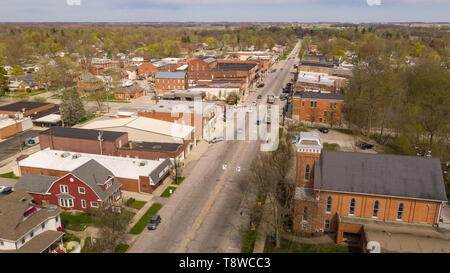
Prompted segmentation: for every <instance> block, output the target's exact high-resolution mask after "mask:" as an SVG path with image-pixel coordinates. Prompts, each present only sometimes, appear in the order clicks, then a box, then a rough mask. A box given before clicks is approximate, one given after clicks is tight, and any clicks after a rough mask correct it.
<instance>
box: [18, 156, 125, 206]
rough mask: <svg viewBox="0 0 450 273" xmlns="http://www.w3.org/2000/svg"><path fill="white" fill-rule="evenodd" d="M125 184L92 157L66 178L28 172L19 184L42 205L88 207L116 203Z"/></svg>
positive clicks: (64, 176)
mask: <svg viewBox="0 0 450 273" xmlns="http://www.w3.org/2000/svg"><path fill="white" fill-rule="evenodd" d="M121 186H122V185H121V184H120V182H119V181H118V180H117V178H116V177H114V175H113V173H112V172H111V171H109V170H108V169H106V168H105V167H103V166H102V165H100V164H99V163H98V162H97V161H95V160H90V161H88V162H86V163H85V164H83V165H81V166H80V167H78V168H76V169H75V170H73V171H72V172H69V173H67V174H65V175H63V176H62V177H53V176H43V175H24V176H22V177H21V178H20V179H19V181H18V182H17V184H16V186H15V187H16V188H20V189H23V190H25V191H27V192H28V193H29V194H30V195H31V196H32V197H33V201H34V202H35V203H36V204H38V205H57V206H59V207H61V208H63V209H65V210H86V209H91V208H100V207H107V206H110V205H113V204H114V202H116V201H118V200H120V198H121V192H120V188H121Z"/></svg>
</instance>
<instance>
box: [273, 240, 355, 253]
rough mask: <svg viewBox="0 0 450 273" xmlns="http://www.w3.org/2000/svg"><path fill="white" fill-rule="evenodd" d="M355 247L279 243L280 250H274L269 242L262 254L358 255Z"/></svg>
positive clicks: (289, 242)
mask: <svg viewBox="0 0 450 273" xmlns="http://www.w3.org/2000/svg"><path fill="white" fill-rule="evenodd" d="M360 252H361V250H359V248H357V247H348V246H339V245H335V244H321V245H310V244H300V243H295V242H291V241H285V240H283V241H281V248H280V249H276V248H275V247H273V245H272V244H271V243H270V242H267V243H266V246H265V247H264V253H360Z"/></svg>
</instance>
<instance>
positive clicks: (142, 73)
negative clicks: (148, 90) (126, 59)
mask: <svg viewBox="0 0 450 273" xmlns="http://www.w3.org/2000/svg"><path fill="white" fill-rule="evenodd" d="M157 72H158V67H157V66H155V65H154V64H152V63H150V62H146V63H143V64H141V65H139V66H138V67H137V74H138V76H139V77H140V78H141V77H142V78H148V77H155V76H156V73H157Z"/></svg>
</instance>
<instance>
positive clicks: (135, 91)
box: [113, 84, 144, 100]
mask: <svg viewBox="0 0 450 273" xmlns="http://www.w3.org/2000/svg"><path fill="white" fill-rule="evenodd" d="M113 92H114V98H115V99H116V100H130V99H138V98H140V97H142V96H144V89H143V88H142V87H140V86H139V85H138V84H134V85H131V86H121V87H118V88H116V89H114V90H113Z"/></svg>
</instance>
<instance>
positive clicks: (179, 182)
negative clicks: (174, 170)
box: [172, 176, 184, 185]
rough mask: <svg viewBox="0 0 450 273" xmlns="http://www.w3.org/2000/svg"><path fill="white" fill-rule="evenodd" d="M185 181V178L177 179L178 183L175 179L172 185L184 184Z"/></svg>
mask: <svg viewBox="0 0 450 273" xmlns="http://www.w3.org/2000/svg"><path fill="white" fill-rule="evenodd" d="M183 180H184V176H181V177H177V179H176V181H175V179H174V180H173V181H172V185H180V184H181V183H183Z"/></svg>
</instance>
